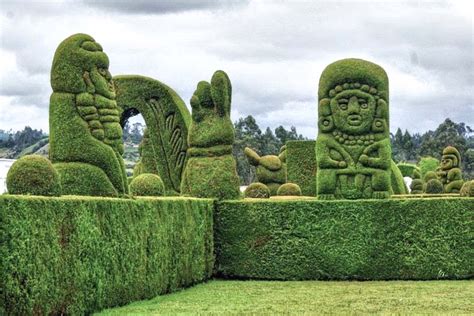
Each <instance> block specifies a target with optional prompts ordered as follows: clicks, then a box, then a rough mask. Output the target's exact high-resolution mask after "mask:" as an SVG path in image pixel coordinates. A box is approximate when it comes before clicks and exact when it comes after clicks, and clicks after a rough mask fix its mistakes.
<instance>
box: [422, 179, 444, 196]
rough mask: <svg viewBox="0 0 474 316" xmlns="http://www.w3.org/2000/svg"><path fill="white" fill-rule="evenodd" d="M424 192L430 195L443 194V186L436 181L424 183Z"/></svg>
mask: <svg viewBox="0 0 474 316" xmlns="http://www.w3.org/2000/svg"><path fill="white" fill-rule="evenodd" d="M425 192H426V193H430V194H437V193H443V192H444V190H443V184H442V183H441V181H439V180H438V179H431V180H429V181H428V182H426V185H425Z"/></svg>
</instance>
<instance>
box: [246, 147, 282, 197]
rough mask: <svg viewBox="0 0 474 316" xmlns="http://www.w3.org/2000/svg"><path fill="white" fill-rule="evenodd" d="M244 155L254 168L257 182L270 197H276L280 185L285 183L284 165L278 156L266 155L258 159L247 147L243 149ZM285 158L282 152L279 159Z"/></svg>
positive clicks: (257, 155)
mask: <svg viewBox="0 0 474 316" xmlns="http://www.w3.org/2000/svg"><path fill="white" fill-rule="evenodd" d="M244 153H245V155H246V156H247V159H248V160H249V163H250V164H251V165H252V166H255V173H256V176H257V180H258V181H259V182H261V183H263V184H265V185H266V186H267V187H268V188H269V189H270V195H272V196H273V195H277V191H278V188H279V187H280V185H282V184H283V183H285V182H286V163H284V162H283V161H282V160H281V159H280V157H279V156H275V155H266V156H263V157H260V156H259V154H257V153H256V152H255V151H253V150H252V149H251V148H249V147H245V149H244ZM285 156H286V151H285V150H284V151H283V154H282V155H281V157H285Z"/></svg>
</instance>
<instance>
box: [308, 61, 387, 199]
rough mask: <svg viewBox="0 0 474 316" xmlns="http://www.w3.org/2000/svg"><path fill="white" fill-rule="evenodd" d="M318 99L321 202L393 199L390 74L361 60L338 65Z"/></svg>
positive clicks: (325, 78) (327, 72) (323, 82)
mask: <svg viewBox="0 0 474 316" xmlns="http://www.w3.org/2000/svg"><path fill="white" fill-rule="evenodd" d="M318 99H319V107H318V114H319V121H318V127H319V134H318V138H317V140H316V155H317V159H316V160H317V165H318V166H317V169H318V173H317V193H318V198H319V199H334V198H348V199H358V198H377V199H381V198H388V197H389V196H390V189H391V183H390V176H391V171H390V167H391V147H390V139H389V117H388V104H389V101H388V77H387V74H386V73H385V71H384V70H383V69H382V68H381V67H380V66H378V65H376V64H373V63H371V62H368V61H365V60H361V59H343V60H340V61H337V62H334V63H332V64H330V65H329V66H327V67H326V69H325V70H324V71H323V73H322V75H321V79H320V82H319V93H318Z"/></svg>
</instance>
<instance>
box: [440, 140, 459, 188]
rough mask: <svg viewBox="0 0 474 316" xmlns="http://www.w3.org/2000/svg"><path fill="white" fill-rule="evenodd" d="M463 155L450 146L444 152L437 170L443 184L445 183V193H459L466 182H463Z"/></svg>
mask: <svg viewBox="0 0 474 316" xmlns="http://www.w3.org/2000/svg"><path fill="white" fill-rule="evenodd" d="M460 166H461V155H460V154H459V151H458V150H457V149H456V148H455V147H453V146H448V147H446V148H445V149H444V150H443V156H442V157H441V162H440V165H439V167H438V169H437V170H436V175H437V176H438V178H439V180H440V181H441V183H443V187H444V192H445V193H459V192H460V191H461V188H462V185H463V183H464V181H463V180H462V171H461V168H460Z"/></svg>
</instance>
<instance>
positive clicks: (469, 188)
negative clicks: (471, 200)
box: [460, 180, 474, 197]
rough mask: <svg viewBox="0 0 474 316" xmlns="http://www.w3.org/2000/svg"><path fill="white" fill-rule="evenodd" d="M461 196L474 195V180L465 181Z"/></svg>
mask: <svg viewBox="0 0 474 316" xmlns="http://www.w3.org/2000/svg"><path fill="white" fill-rule="evenodd" d="M460 194H461V196H471V197H474V180H471V181H467V182H464V184H463V186H462V188H461V192H460Z"/></svg>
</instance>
